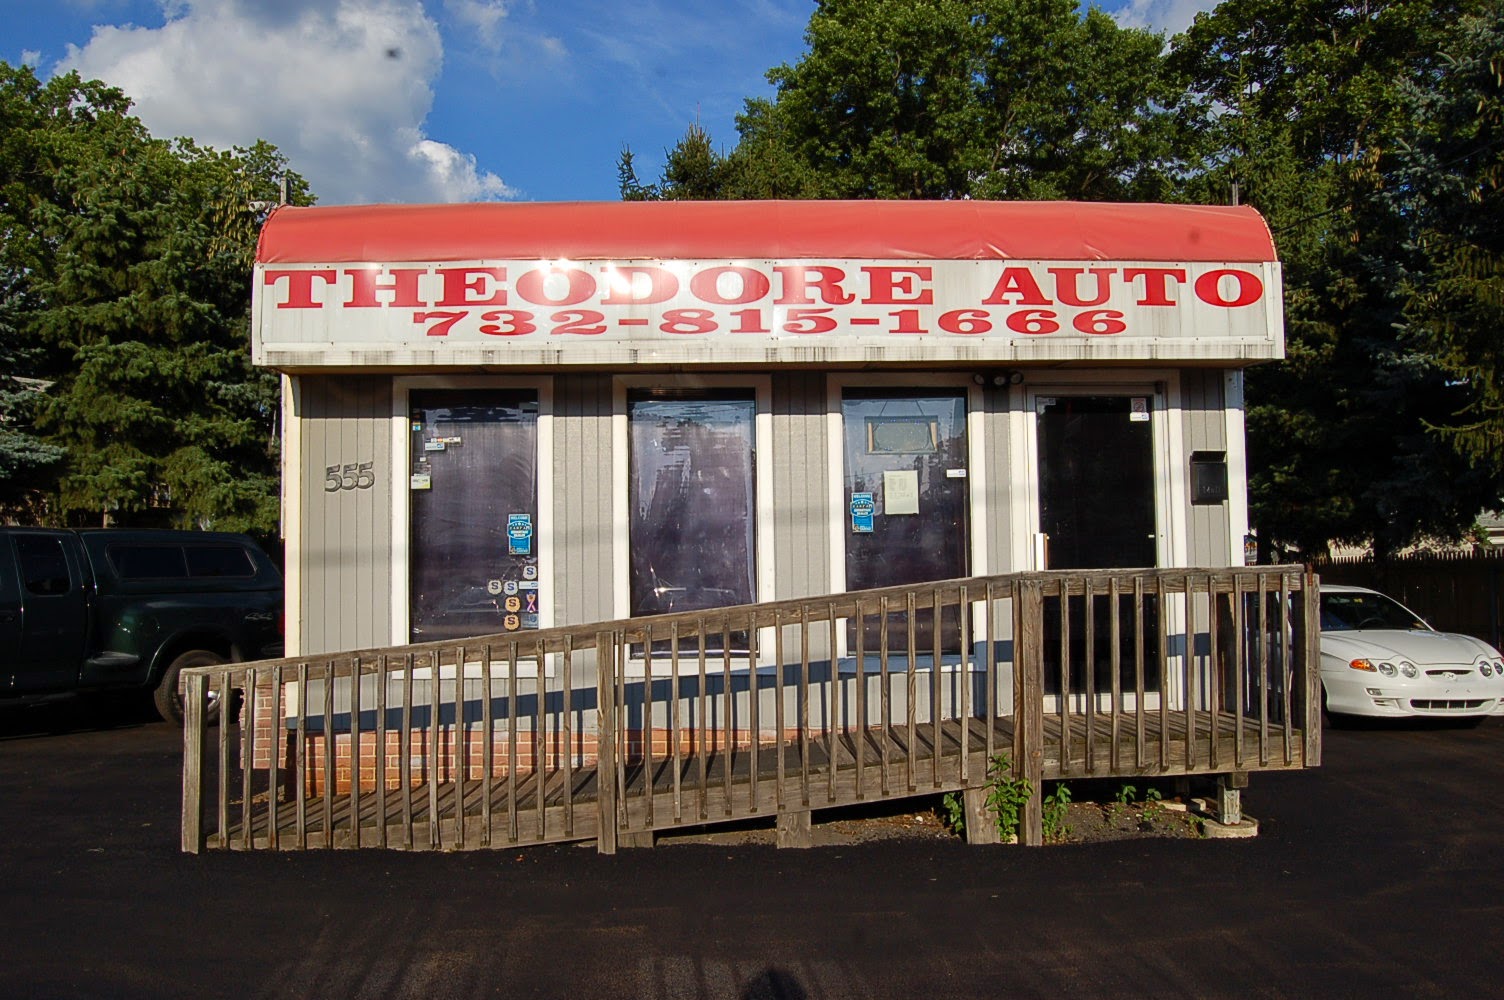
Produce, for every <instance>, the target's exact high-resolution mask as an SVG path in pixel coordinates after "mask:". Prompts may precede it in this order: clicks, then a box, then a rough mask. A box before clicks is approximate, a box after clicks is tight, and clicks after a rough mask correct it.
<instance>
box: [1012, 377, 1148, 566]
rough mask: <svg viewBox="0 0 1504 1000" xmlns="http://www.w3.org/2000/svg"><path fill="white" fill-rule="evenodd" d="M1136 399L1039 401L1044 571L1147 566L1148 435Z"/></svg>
mask: <svg viewBox="0 0 1504 1000" xmlns="http://www.w3.org/2000/svg"><path fill="white" fill-rule="evenodd" d="M1149 407H1150V399H1149V398H1148V397H1144V396H1054V397H1045V398H1043V399H1042V400H1041V401H1040V405H1039V408H1038V412H1039V530H1040V531H1041V532H1043V533H1044V535H1045V553H1046V556H1045V558H1046V564H1045V568H1046V569H1107V568H1119V567H1141V566H1153V565H1154V564H1155V544H1154V543H1155V529H1154V435H1153V431H1152V429H1151V428H1152V425H1151V423H1150V420H1149Z"/></svg>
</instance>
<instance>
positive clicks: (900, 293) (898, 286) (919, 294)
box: [862, 267, 935, 306]
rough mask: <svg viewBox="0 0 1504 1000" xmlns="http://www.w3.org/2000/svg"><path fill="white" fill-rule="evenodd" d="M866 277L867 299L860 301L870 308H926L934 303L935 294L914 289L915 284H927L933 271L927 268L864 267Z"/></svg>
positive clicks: (922, 289)
mask: <svg viewBox="0 0 1504 1000" xmlns="http://www.w3.org/2000/svg"><path fill="white" fill-rule="evenodd" d="M862 273H864V274H866V275H867V282H868V284H867V288H868V291H867V297H866V298H865V299H863V300H862V301H863V302H864V303H865V304H867V305H872V306H893V305H907V304H913V305H916V306H927V305H929V304H931V303H932V302H934V301H935V293H934V292H932V291H931V290H930V289H928V288H915V287H914V286H915V283H916V282H921V281H923V282H928V281H930V280H931V278H932V276H933V275H934V269H933V268H928V267H864V268H862Z"/></svg>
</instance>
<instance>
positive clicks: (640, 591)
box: [627, 390, 757, 648]
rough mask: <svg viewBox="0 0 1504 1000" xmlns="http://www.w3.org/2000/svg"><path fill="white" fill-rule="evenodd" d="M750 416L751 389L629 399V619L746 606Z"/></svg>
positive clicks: (750, 585)
mask: <svg viewBox="0 0 1504 1000" xmlns="http://www.w3.org/2000/svg"><path fill="white" fill-rule="evenodd" d="M756 416H757V405H756V402H755V400H754V398H753V395H752V393H751V392H750V391H730V392H716V393H714V394H686V393H670V392H665V391H662V390H653V391H640V392H634V393H632V394H631V395H630V396H629V397H628V403H627V422H628V426H629V428H630V434H631V454H630V460H629V461H630V467H631V485H630V508H631V509H630V522H629V528H628V530H629V532H630V535H629V537H630V542H631V601H632V607H631V613H632V614H633V615H651V614H661V613H667V612H675V611H697V610H701V609H704V608H718V607H726V606H728V605H733V604H750V603H751V602H752V601H753V599H754V594H755V576H756V574H755V566H754V563H753V551H754V541H753V539H754V532H755V523H754V522H755V518H754V509H755V508H754V504H755V498H754V487H755V483H754V454H753V429H754V426H755V422H756ZM738 639H739V640H740V641H739V642H738V641H736V640H733V641H734V642H736V644H737V645H743V644H744V643H745V641H746V640H745V638H744V637H738ZM716 648H719V645H718V644H717V646H716Z"/></svg>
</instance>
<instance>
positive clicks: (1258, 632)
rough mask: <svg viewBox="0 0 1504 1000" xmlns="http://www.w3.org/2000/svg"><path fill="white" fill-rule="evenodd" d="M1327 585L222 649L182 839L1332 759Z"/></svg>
mask: <svg viewBox="0 0 1504 1000" xmlns="http://www.w3.org/2000/svg"><path fill="white" fill-rule="evenodd" d="M1315 600H1316V591H1315V578H1314V577H1313V576H1310V575H1309V574H1306V573H1305V572H1303V571H1302V569H1301V568H1300V567H1296V566H1274V567H1261V568H1257V569H1213V570H1196V569H1190V570H1143V571H1131V570H1120V571H1093V572H1049V573H1031V574H1010V575H1004V576H992V577H975V578H969V579H963V580H949V581H944V582H939V583H924V584H914V585H910V586H898V587H889V588H884V589H880V590H869V591H861V592H853V593H846V594H836V595H831V596H827V597H819V598H807V599H799V600H792V601H781V602H774V603H767V604H757V605H747V606H742V607H733V608H724V609H716V610H707V611H699V612H689V613H682V614H674V615H663V616H657V617H651V618H639V619H629V620H619V621H612V622H604V623H599V624H593V625H588V626H574V627H563V628H553V629H547V630H543V631H537V632H529V633H512V634H508V635H492V636H485V637H480V638H476V639H472V640H465V641H463V642H444V643H428V644H421V645H412V646H401V647H392V648H385V649H367V650H358V651H354V652H346V653H338V654H327V655H318V656H306V657H292V658H288V659H282V660H270V661H264V662H260V663H250V664H232V665H226V666H216V667H199V668H194V669H192V670H187V671H184V674H183V681H182V691H183V694H184V699H185V716H186V723H185V728H184V770H183V840H182V843H183V849H184V850H187V851H193V852H197V851H200V850H203V849H205V848H206V847H215V848H233V849H247V850H248V849H258V848H270V849H299V848H309V847H326V848H327V847H388V848H403V849H446V850H455V849H469V848H487V847H502V846H514V845H521V844H530V843H543V842H549V841H568V840H594V841H596V842H597V844H598V846H599V849H600V850H601V851H603V852H612V851H614V850H615V849H616V847H617V845H618V843H626V844H640V843H644V842H645V841H646V840H648V839H650V838H651V836H652V834H653V832H654V831H660V830H665V829H673V828H676V827H692V826H700V825H705V824H711V823H717V822H725V821H731V820H743V819H747V818H751V817H762V816H765V817H776V818H777V823H778V828H779V831H780V842H786V843H798V842H800V840H801V837H803V836H804V835H806V834H807V832H808V829H809V823H810V817H811V813H812V812H814V811H815V810H819V809H824V808H828V807H832V806H839V805H844V804H849V803H854V802H859V801H864V800H875V799H888V798H900V797H904V796H915V795H933V794H935V793H937V792H944V791H964V792H965V793H966V802H967V804H968V808H970V809H971V810H972V811H973V812H977V813H978V817H977V818H978V819H979V818H980V814H979V810H980V808H981V802H982V800H983V795H982V792H983V790H984V786H985V784H986V781H987V777H986V775H987V767H988V764H989V762H990V761H993V760H994V759H995V758H998V757H1001V756H1006V757H1007V758H1008V759H1009V761H1010V762H1011V766H1012V768H1013V771H1014V773H1015V775H1017V776H1020V777H1023V778H1027V779H1029V780H1030V781H1032V782H1033V783H1034V785H1035V787H1036V788H1038V787H1039V785H1040V783H1041V782H1043V781H1045V780H1049V779H1062V778H1081V777H1113V776H1121V775H1186V774H1225V775H1235V776H1237V775H1246V773H1247V772H1249V771H1256V770H1267V769H1277V768H1299V767H1309V766H1314V765H1315V764H1317V763H1319V761H1320V752H1321V744H1320V732H1321V730H1320V724H1319V711H1320V700H1321V699H1320V688H1319V679H1318V674H1317V662H1318V661H1317V652H1316V639H1317V636H1316V633H1315V631H1314V624H1315V623H1316V621H1317V620H1318V619H1317V615H1316V613H1315ZM1307 623H1310V624H1311V625H1312V626H1313V627H1312V629H1310V630H1308V629H1307ZM211 695H212V697H211ZM215 705H217V706H224V708H225V711H224V715H225V716H226V718H225V722H224V724H223V725H219V726H218V727H217V728H216V727H214V726H212V725H210V724H209V718H208V716H209V714H210V708H211V706H215ZM1039 800H1040V796H1039V795H1035V796H1034V797H1033V798H1032V799H1031V801H1030V804H1029V806H1028V808H1027V809H1026V811H1025V816H1024V822H1023V827H1022V830H1021V839H1022V840H1023V841H1024V842H1025V843H1039V842H1040V837H1041V833H1040V810H1039ZM977 825H978V826H984V825H985V824H980V823H979V824H977Z"/></svg>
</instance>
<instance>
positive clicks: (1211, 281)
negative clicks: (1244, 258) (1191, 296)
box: [1196, 268, 1264, 309]
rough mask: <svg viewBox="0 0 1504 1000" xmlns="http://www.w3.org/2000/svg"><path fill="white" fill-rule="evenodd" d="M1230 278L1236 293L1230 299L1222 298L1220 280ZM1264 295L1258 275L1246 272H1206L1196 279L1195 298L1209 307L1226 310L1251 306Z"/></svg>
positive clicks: (1223, 270)
mask: <svg viewBox="0 0 1504 1000" xmlns="http://www.w3.org/2000/svg"><path fill="white" fill-rule="evenodd" d="M1223 278H1232V279H1233V280H1234V281H1236V282H1237V283H1238V293H1237V295H1235V296H1233V297H1232V298H1230V299H1228V298H1223V297H1222V279H1223ZM1263 294H1264V283H1263V282H1262V281H1260V280H1259V278H1258V275H1256V274H1251V273H1249V272H1248V271H1239V270H1234V269H1233V268H1222V269H1220V270H1216V271H1207V272H1206V273H1205V274H1203V275H1202V276H1201V277H1199V278H1197V279H1196V298H1198V299H1200V300H1201V301H1202V302H1205V303H1206V304H1207V305H1210V306H1225V307H1226V308H1228V309H1232V308H1235V307H1237V306H1246V305H1252V304H1253V303H1255V302H1257V301H1258V300H1259V296H1261V295H1263Z"/></svg>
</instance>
